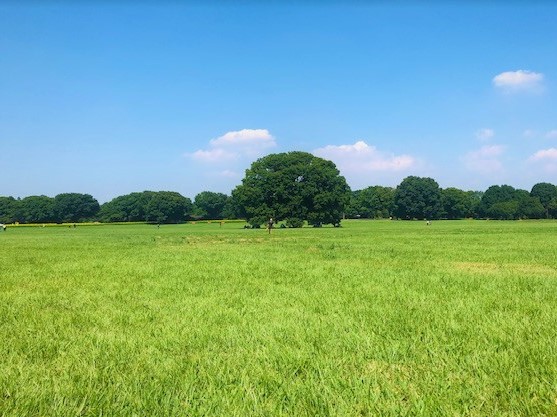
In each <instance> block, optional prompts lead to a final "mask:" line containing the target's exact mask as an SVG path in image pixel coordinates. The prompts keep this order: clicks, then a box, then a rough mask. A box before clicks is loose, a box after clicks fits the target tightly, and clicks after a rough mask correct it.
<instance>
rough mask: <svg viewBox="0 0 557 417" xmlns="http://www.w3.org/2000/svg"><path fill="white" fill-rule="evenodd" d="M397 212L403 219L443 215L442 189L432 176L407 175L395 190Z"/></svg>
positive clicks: (432, 217) (434, 217) (436, 217)
mask: <svg viewBox="0 0 557 417" xmlns="http://www.w3.org/2000/svg"><path fill="white" fill-rule="evenodd" d="M394 203H395V214H396V215H397V216H398V217H400V218H402V219H438V218H439V217H441V214H442V208H441V189H440V188H439V184H437V182H436V181H435V180H433V179H432V178H424V177H414V176H410V177H406V178H404V180H402V182H401V183H400V184H399V186H398V187H397V188H396V191H395V198H394Z"/></svg>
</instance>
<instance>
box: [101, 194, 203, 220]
mask: <svg viewBox="0 0 557 417" xmlns="http://www.w3.org/2000/svg"><path fill="white" fill-rule="evenodd" d="M192 209H193V205H192V202H191V200H190V199H189V198H187V197H184V196H182V195H181V194H179V193H177V192H174V191H143V192H140V193H131V194H126V195H123V196H119V197H116V198H114V199H113V200H111V201H109V202H107V203H105V204H103V205H102V206H101V210H100V213H99V217H100V219H101V220H102V221H105V222H142V221H148V222H155V223H177V222H181V221H185V220H187V219H188V218H189V216H190V215H191V213H192Z"/></svg>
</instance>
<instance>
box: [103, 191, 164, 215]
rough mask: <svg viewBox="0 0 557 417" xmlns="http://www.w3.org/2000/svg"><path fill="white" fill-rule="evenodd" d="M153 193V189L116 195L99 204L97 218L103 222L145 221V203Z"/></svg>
mask: <svg viewBox="0 0 557 417" xmlns="http://www.w3.org/2000/svg"><path fill="white" fill-rule="evenodd" d="M153 194H154V193H153V191H143V192H140V193H138V192H135V193H130V194H126V195H122V196H118V197H116V198H114V199H112V200H111V201H109V202H106V203H104V204H103V205H102V206H101V209H100V212H99V219H100V220H101V221H103V222H143V221H146V218H147V213H146V208H147V204H148V203H149V201H150V200H151V198H152V197H153Z"/></svg>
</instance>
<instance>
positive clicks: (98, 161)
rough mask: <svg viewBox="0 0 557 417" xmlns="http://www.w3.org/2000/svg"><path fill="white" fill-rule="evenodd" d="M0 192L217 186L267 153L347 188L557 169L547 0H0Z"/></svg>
mask: <svg viewBox="0 0 557 417" xmlns="http://www.w3.org/2000/svg"><path fill="white" fill-rule="evenodd" d="M0 146H1V149H2V151H3V153H2V161H1V163H0V167H1V168H0V174H1V175H0V177H1V182H0V195H12V196H14V197H18V196H19V197H25V196H28V195H37V194H46V195H50V196H54V195H56V194H58V193H62V192H81V193H89V194H92V195H93V196H94V197H96V198H97V199H98V200H99V201H100V202H104V201H108V200H110V199H112V198H113V197H116V196H118V195H122V194H127V193H130V192H133V191H143V190H155V191H156V190H171V191H178V192H180V193H182V194H183V195H185V196H188V197H190V198H192V199H193V198H194V197H195V195H196V194H197V193H199V192H201V191H205V190H208V191H218V192H225V193H229V192H230V191H231V190H232V189H233V188H234V187H235V186H236V185H237V184H239V183H240V182H241V179H242V177H243V173H244V170H245V169H246V168H248V167H249V165H250V164H251V162H253V161H254V160H255V159H257V158H258V157H261V156H264V155H266V154H268V153H275V152H286V151H292V150H301V151H307V152H312V153H313V154H315V155H318V156H321V157H324V158H327V159H331V160H332V161H334V162H335V163H336V164H337V167H338V168H339V169H340V171H341V174H342V175H344V176H345V177H346V178H347V180H348V182H349V184H350V186H351V187H352V189H361V188H364V187H367V186H370V185H388V186H396V185H397V184H399V183H400V181H401V180H402V179H403V178H404V177H406V176H408V175H419V176H429V177H432V178H434V179H435V180H437V182H439V184H440V185H441V186H442V187H458V188H462V189H466V190H468V189H474V190H485V189H486V188H487V187H488V186H490V185H493V184H509V185H512V186H515V187H519V188H525V189H528V190H529V189H530V188H531V187H532V185H534V184H535V183H537V182H541V181H547V182H552V183H554V184H555V183H557V5H553V4H552V3H550V2H533V3H532V2H506V3H505V2H496V3H494V4H491V5H484V4H483V3H482V2H468V3H465V2H461V3H458V2H450V3H449V4H444V3H443V2H429V3H428V2H426V3H421V4H418V3H417V2H416V3H412V2H396V3H394V4H389V2H370V3H366V2H353V3H350V2H348V3H344V2H325V3H324V4H320V3H319V2H307V3H304V2H295V1H291V2H285V3H283V4H281V2H270V3H267V4H261V3H258V2H249V1H248V2H240V3H238V4H234V3H233V2H223V1H221V2H209V3H207V2H194V3H184V4H182V3H179V2H158V3H155V2H152V3H151V2H138V3H136V4H134V3H133V2H116V3H111V2H78V4H77V5H72V4H71V3H70V2H69V1H68V2H64V1H58V2H51V3H49V2H28V3H26V2H23V3H22V4H21V3H17V2H4V3H2V2H0Z"/></svg>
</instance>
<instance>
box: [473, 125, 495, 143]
mask: <svg viewBox="0 0 557 417" xmlns="http://www.w3.org/2000/svg"><path fill="white" fill-rule="evenodd" d="M494 136H495V130H493V129H489V128H485V127H484V128H482V129H479V130H477V131H476V139H478V140H481V141H484V142H485V141H488V140H490V139H491V138H493V137H494Z"/></svg>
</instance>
